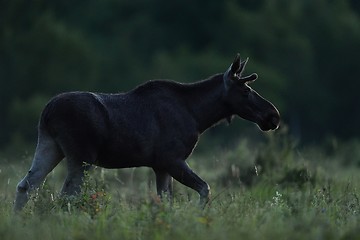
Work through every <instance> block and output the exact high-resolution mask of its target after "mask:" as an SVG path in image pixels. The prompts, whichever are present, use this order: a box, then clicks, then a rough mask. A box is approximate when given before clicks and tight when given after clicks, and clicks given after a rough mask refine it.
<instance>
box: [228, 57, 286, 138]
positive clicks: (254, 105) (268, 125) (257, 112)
mask: <svg viewBox="0 0 360 240" xmlns="http://www.w3.org/2000/svg"><path fill="white" fill-rule="evenodd" d="M247 62H248V58H247V59H246V60H245V61H241V60H240V54H237V56H236V57H235V59H234V62H233V63H232V64H231V65H230V67H229V68H228V70H227V71H226V72H225V73H224V84H225V101H226V103H227V104H228V105H229V106H230V108H231V110H232V112H234V113H235V114H236V115H238V116H239V117H241V118H243V119H246V120H249V121H251V122H254V123H256V124H257V125H258V126H259V128H260V129H261V130H262V131H268V130H275V129H277V128H278V127H279V124H280V114H279V111H278V110H277V109H276V108H275V106H274V105H273V104H271V103H270V102H269V101H267V100H266V99H264V98H263V97H261V96H260V95H259V94H258V93H257V92H256V91H255V90H253V89H252V88H251V87H250V86H249V84H250V83H251V82H254V81H255V80H256V79H257V78H258V76H257V74H256V73H253V74H251V75H248V76H242V73H243V71H244V69H245V66H246V63H247Z"/></svg>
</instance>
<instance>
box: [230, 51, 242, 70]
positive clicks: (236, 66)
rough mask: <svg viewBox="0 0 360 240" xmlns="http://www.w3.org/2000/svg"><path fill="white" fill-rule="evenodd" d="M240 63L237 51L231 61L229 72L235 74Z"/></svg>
mask: <svg viewBox="0 0 360 240" xmlns="http://www.w3.org/2000/svg"><path fill="white" fill-rule="evenodd" d="M240 65H241V62H240V53H238V54H236V57H235V59H234V61H233V63H232V64H231V72H232V73H233V74H236V73H237V72H238V71H239V69H240Z"/></svg>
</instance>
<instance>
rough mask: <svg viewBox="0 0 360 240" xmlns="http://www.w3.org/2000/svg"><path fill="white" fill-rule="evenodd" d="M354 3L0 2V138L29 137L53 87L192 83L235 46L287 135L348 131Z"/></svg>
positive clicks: (353, 122)
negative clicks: (162, 81)
mask: <svg viewBox="0 0 360 240" xmlns="http://www.w3.org/2000/svg"><path fill="white" fill-rule="evenodd" d="M358 5H359V4H358V3H357V1H352V0H335V1H326V0H316V1H311V0H306V1H296V0H290V1H289V0H272V1H255V2H254V1H248V0H246V1H216V0H212V1H207V2H206V3H203V2H198V3H197V2H194V1H187V0H186V1H184V0H182V1H180V0H177V1H175V2H174V1H171V2H169V1H164V0H157V1H144V0H137V1H131V2H129V1H123V0H121V1H119V0H109V1H95V0H90V1H74V2H70V1H58V0H57V1H43V0H38V1H35V2H31V3H30V2H29V1H25V0H15V1H1V3H0V126H1V127H0V146H1V147H4V146H6V145H9V144H11V143H17V142H21V141H25V142H27V141H31V142H34V140H35V139H36V124H37V119H36V116H38V115H39V113H40V111H41V109H42V108H43V106H44V105H45V102H46V101H47V99H49V98H50V96H53V95H54V94H56V93H59V92H63V91H69V90H92V91H106V92H118V91H124V90H128V89H130V88H132V87H134V86H135V85H137V84H139V83H140V82H144V81H145V80H148V79H152V78H172V79H175V80H178V81H183V82H184V81H187V82H192V81H195V80H198V79H201V78H205V77H207V76H208V75H210V74H214V73H217V72H220V71H223V69H224V67H226V66H227V64H228V62H229V60H231V59H232V58H233V56H234V54H235V53H236V52H240V53H241V54H242V56H244V57H245V56H246V57H247V56H249V57H250V58H251V62H252V64H251V65H249V69H248V71H249V72H253V71H255V72H257V73H258V74H259V76H260V79H259V81H258V82H257V83H255V84H254V88H255V89H258V90H259V92H261V93H262V94H263V95H264V96H265V97H266V98H268V99H270V100H271V101H272V102H274V104H275V105H276V106H278V107H279V110H280V112H281V113H282V117H283V119H284V121H285V122H286V123H287V124H289V126H290V132H291V133H292V134H294V135H296V137H301V138H302V139H303V140H305V141H307V142H312V141H313V140H317V139H321V138H322V137H324V136H328V135H336V136H339V137H344V138H351V137H355V136H357V135H359V134H360V132H359V131H360V130H359V129H360V128H358V127H356V126H357V124H358V122H360V113H359V111H358V110H357V104H355V102H358V99H357V95H358V94H357V91H358V89H359V86H360V85H359V81H357V79H358V76H359V75H360V72H359V71H360V68H359V67H358V55H359V52H360V45H359V44H358V43H359V42H360V20H359V6H358ZM40 100H41V101H40ZM339 126H341V127H339ZM240 128H241V129H242V127H240ZM224 133H226V132H224ZM224 135H227V134H223V135H222V136H224ZM228 136H229V137H230V136H232V134H229V135H228ZM225 137H226V136H225Z"/></svg>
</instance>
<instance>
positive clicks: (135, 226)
mask: <svg viewBox="0 0 360 240" xmlns="http://www.w3.org/2000/svg"><path fill="white" fill-rule="evenodd" d="M359 149H360V144H359V142H357V141H351V142H347V143H340V142H338V141H336V140H335V139H330V140H329V141H328V142H326V143H324V144H322V146H321V147H320V146H316V147H306V148H305V147H298V146H297V145H296V142H294V141H293V140H291V139H290V138H289V137H288V136H287V134H286V133H277V134H273V133H270V134H268V135H267V140H266V142H264V143H259V144H256V145H254V144H253V143H251V142H250V141H247V140H244V139H242V140H239V141H238V143H236V144H233V146H232V147H231V148H229V149H226V150H224V149H213V150H212V151H211V153H210V152H208V153H206V154H205V153H197V152H195V154H194V155H193V156H192V157H191V158H190V159H189V161H188V162H189V164H190V165H191V166H192V168H193V169H194V170H195V171H196V172H198V173H199V175H200V176H202V177H203V178H204V179H205V180H206V181H208V182H209V184H210V186H211V189H212V200H211V202H210V203H209V204H208V205H207V206H206V207H205V209H200V208H199V206H198V196H197V194H196V193H195V192H194V191H193V190H190V189H188V188H186V187H184V186H182V185H181V184H179V183H177V182H175V186H174V188H175V189H174V190H175V197H174V200H173V202H172V203H170V202H169V201H166V200H164V201H160V199H159V198H158V197H157V196H156V190H155V189H156V188H155V176H154V174H153V173H152V170H151V169H148V168H136V169H135V168H134V169H121V170H105V169H102V168H95V169H94V170H93V171H91V172H89V173H88V174H87V176H86V179H85V183H84V185H83V188H82V189H83V190H82V193H81V194H80V195H79V196H76V197H68V198H64V197H60V196H59V191H60V189H61V185H62V183H63V181H64V178H65V174H66V172H65V164H64V163H61V164H60V166H58V167H57V168H55V170H54V171H53V172H52V173H50V174H49V176H48V177H47V179H46V181H45V183H44V184H43V185H42V186H41V188H40V189H39V190H37V191H36V192H35V193H34V194H32V196H31V199H30V201H29V203H28V204H27V206H26V207H25V209H24V211H23V212H21V213H20V214H18V215H14V214H13V213H12V207H13V199H14V196H15V187H16V184H17V182H18V181H19V180H20V178H22V177H23V175H24V174H25V173H26V171H27V169H28V167H29V166H30V163H31V156H30V155H28V156H26V157H24V158H23V159H22V160H21V161H18V160H16V159H12V157H11V156H8V157H6V158H5V157H2V159H1V160H2V161H0V162H1V164H0V180H1V181H0V189H1V190H0V200H1V202H2V204H1V205H0V236H1V238H2V239H39V238H41V239H359V238H360V227H359V226H360V225H359V220H360V214H359V213H360V200H359V198H360V192H359V187H360V175H359V171H360V166H359V158H358V156H359V151H360V150H359Z"/></svg>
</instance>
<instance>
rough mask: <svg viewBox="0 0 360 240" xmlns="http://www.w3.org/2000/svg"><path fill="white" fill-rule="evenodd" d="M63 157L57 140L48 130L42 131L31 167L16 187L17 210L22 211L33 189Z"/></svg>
mask: <svg viewBox="0 0 360 240" xmlns="http://www.w3.org/2000/svg"><path fill="white" fill-rule="evenodd" d="M63 157H64V155H63V153H62V151H61V150H60V149H59V146H58V145H57V143H56V142H55V140H54V139H53V138H52V137H51V136H49V135H48V134H47V133H46V132H44V131H43V132H40V133H39V139H38V144H37V147H36V150H35V154H34V158H33V162H32V165H31V168H30V170H29V171H28V173H27V175H26V176H25V177H24V178H23V179H22V180H21V181H20V182H19V183H18V185H17V188H16V198H15V203H14V210H15V211H20V210H21V209H22V208H23V207H24V206H25V204H26V203H27V201H28V200H29V194H30V193H31V191H32V190H34V189H36V188H38V187H39V186H40V184H41V183H42V182H43V181H44V179H45V177H46V176H47V175H48V174H49V172H51V171H52V170H53V169H54V168H55V167H56V165H57V164H58V163H59V162H60V161H61V160H62V159H63Z"/></svg>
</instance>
